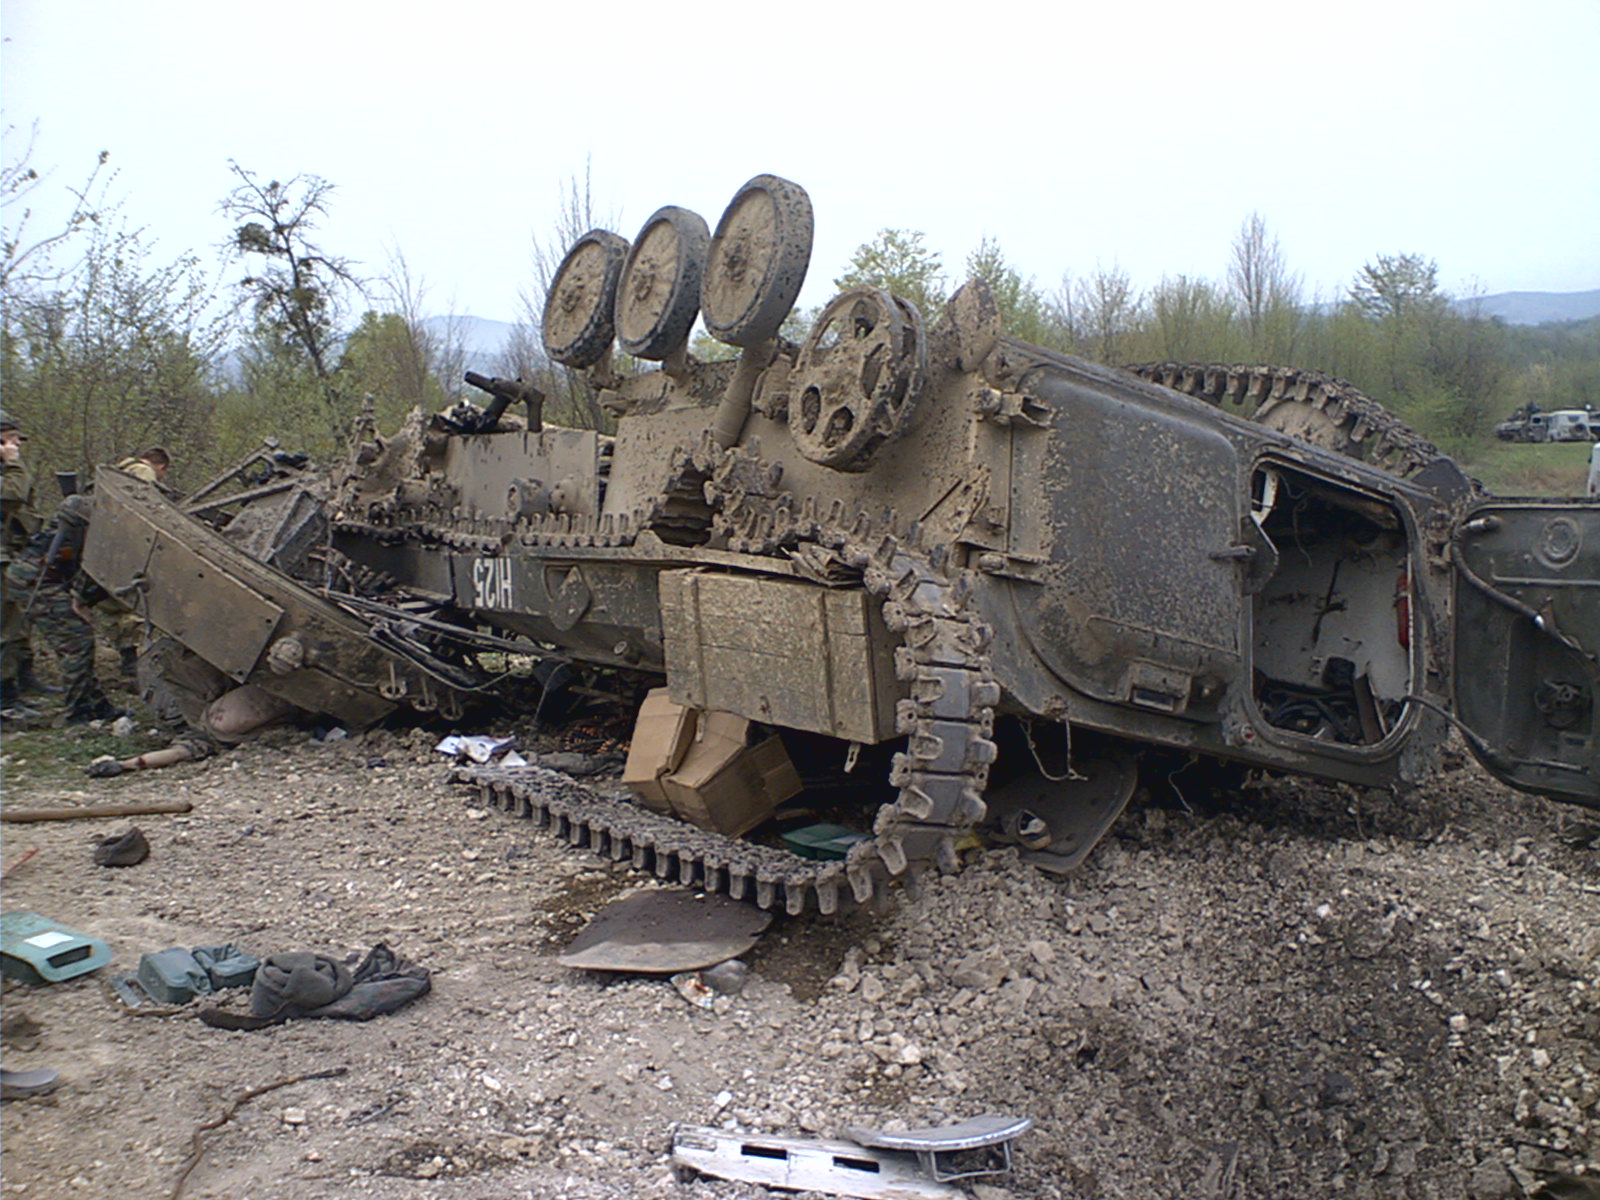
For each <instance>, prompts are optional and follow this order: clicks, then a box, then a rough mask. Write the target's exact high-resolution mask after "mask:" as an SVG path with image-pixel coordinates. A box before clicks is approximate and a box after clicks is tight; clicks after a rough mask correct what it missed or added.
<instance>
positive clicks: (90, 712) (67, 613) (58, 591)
mask: <svg viewBox="0 0 1600 1200" xmlns="http://www.w3.org/2000/svg"><path fill="white" fill-rule="evenodd" d="M33 616H34V623H35V625H36V626H37V627H38V629H39V632H40V633H41V634H43V635H44V638H45V641H46V642H48V643H49V645H50V648H51V649H52V650H54V651H55V654H56V658H57V659H58V660H60V663H61V681H62V684H63V685H64V686H65V689H66V703H67V720H68V721H74V720H80V721H83V720H93V719H95V718H96V717H104V716H108V715H110V714H111V713H113V712H115V711H116V710H115V709H114V707H113V706H112V704H111V702H110V701H109V700H107V699H106V694H105V691H104V690H103V689H102V688H101V687H100V680H99V678H98V677H97V676H96V675H95V672H94V627H93V626H92V625H90V624H89V622H87V621H85V620H84V619H83V618H82V617H80V616H79V615H78V614H77V613H76V612H74V611H73V609H72V597H71V596H70V595H69V594H68V593H67V591H66V589H64V588H46V589H41V590H40V593H39V596H38V599H37V600H35V602H34V613H33Z"/></svg>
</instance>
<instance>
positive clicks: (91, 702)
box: [63, 696, 124, 725]
mask: <svg viewBox="0 0 1600 1200" xmlns="http://www.w3.org/2000/svg"><path fill="white" fill-rule="evenodd" d="M123 715H124V714H123V711H122V709H120V708H118V707H117V706H116V705H115V704H112V703H111V701H109V700H107V699H106V698H105V697H104V696H96V697H94V698H92V699H87V700H83V701H80V702H79V703H77V704H74V705H73V706H72V707H71V708H69V709H67V715H66V718H65V720H64V722H63V723H64V724H67V725H87V724H88V723H89V722H90V721H115V720H116V719H117V718H118V717H120V716H123Z"/></svg>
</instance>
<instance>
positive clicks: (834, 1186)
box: [672, 1126, 968, 1200]
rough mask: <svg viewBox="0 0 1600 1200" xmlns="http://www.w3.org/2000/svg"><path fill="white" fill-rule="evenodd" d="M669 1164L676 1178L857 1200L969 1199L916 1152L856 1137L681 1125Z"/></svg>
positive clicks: (676, 1134) (674, 1136) (673, 1139)
mask: <svg viewBox="0 0 1600 1200" xmlns="http://www.w3.org/2000/svg"><path fill="white" fill-rule="evenodd" d="M672 1166H673V1170H674V1171H675V1172H676V1173H677V1175H678V1178H679V1180H680V1181H687V1180H689V1179H692V1178H693V1177H694V1176H695V1175H709V1176H711V1177H713V1178H716V1179H732V1180H737V1181H739V1182H741V1183H759V1184H761V1185H763V1186H765V1187H774V1188H788V1189H791V1190H793V1191H808V1192H826V1193H827V1194H829V1195H832V1196H855V1197H859V1198H860V1200H968V1198H967V1193H966V1192H964V1191H962V1190H961V1189H960V1188H958V1187H956V1186H955V1185H953V1184H949V1183H941V1182H939V1181H938V1180H935V1179H930V1178H929V1177H928V1176H927V1175H925V1174H924V1173H923V1172H922V1169H921V1167H920V1166H919V1164H918V1163H917V1159H916V1157H915V1156H914V1155H911V1154H905V1153H901V1152H899V1151H894V1150H874V1149H872V1148H870V1147H867V1146H860V1145H857V1144H855V1143H854V1142H833V1141H823V1140H820V1139H811V1138H788V1137H774V1136H771V1135H768V1134H753V1133H739V1132H737V1131H730V1130H724V1129H708V1128H704V1127H699V1126H693V1127H691V1126H684V1127H680V1128H678V1129H676V1130H674V1131H673V1134H672Z"/></svg>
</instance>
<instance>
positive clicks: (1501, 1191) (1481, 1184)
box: [1467, 1158, 1521, 1200]
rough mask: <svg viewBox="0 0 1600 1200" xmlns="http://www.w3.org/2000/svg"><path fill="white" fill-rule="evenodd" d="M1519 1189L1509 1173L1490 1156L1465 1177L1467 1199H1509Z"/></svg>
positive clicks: (1516, 1193)
mask: <svg viewBox="0 0 1600 1200" xmlns="http://www.w3.org/2000/svg"><path fill="white" fill-rule="evenodd" d="M1520 1190H1521V1189H1519V1188H1518V1187H1517V1185H1516V1181H1515V1180H1513V1179H1512V1178H1511V1173H1510V1172H1509V1171H1507V1170H1506V1169H1505V1167H1504V1166H1503V1165H1502V1164H1501V1163H1499V1162H1498V1161H1496V1160H1495V1159H1492V1158H1487V1159H1484V1161H1482V1162H1481V1163H1479V1164H1478V1165H1477V1166H1476V1167H1474V1168H1473V1169H1472V1174H1471V1175H1469V1176H1468V1177H1467V1196H1468V1200H1511V1197H1513V1196H1516V1195H1518V1193H1519V1192H1520Z"/></svg>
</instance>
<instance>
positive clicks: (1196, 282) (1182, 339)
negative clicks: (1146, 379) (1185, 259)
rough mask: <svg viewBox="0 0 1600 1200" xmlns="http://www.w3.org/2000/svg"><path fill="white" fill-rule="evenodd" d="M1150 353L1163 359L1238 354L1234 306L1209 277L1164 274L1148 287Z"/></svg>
mask: <svg viewBox="0 0 1600 1200" xmlns="http://www.w3.org/2000/svg"><path fill="white" fill-rule="evenodd" d="M1148 318H1149V326H1148V330H1149V333H1150V334H1151V335H1153V341H1154V346H1153V348H1152V353H1151V355H1150V357H1152V358H1157V359H1161V360H1163V361H1166V362H1221V361H1225V360H1228V359H1233V358H1236V357H1238V356H1239V347H1238V337H1237V334H1236V329H1235V321H1234V311H1233V306H1232V305H1231V304H1230V303H1229V301H1228V297H1227V296H1225V295H1224V294H1223V293H1222V292H1220V291H1218V290H1217V288H1216V287H1215V286H1213V285H1212V284H1211V283H1210V282H1209V281H1207V280H1204V279H1196V278H1192V277H1190V276H1188V275H1175V276H1169V277H1164V278H1163V279H1162V280H1161V282H1160V283H1159V284H1157V285H1156V287H1155V289H1154V290H1153V291H1151V293H1150V297H1149V304H1148Z"/></svg>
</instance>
